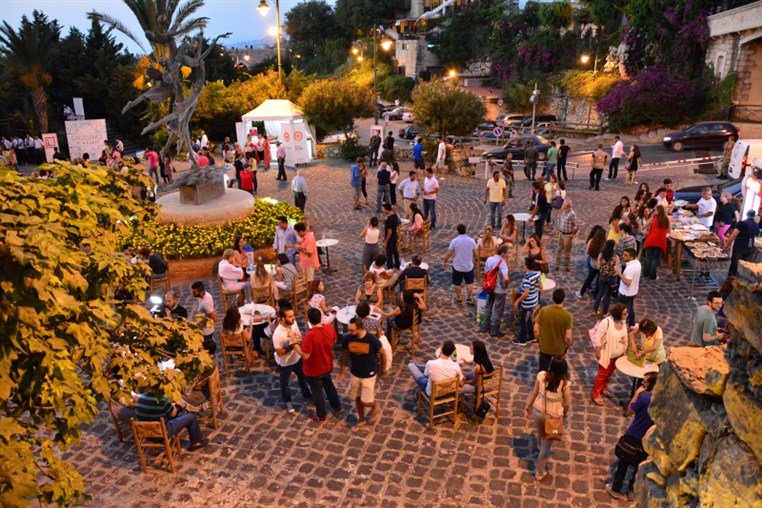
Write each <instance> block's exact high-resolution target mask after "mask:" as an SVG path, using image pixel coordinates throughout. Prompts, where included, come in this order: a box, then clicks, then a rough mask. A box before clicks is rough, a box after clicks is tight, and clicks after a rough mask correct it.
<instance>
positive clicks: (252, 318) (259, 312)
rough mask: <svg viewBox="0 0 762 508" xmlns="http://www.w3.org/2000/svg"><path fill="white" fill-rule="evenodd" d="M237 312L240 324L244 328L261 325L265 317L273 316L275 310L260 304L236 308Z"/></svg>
mask: <svg viewBox="0 0 762 508" xmlns="http://www.w3.org/2000/svg"><path fill="white" fill-rule="evenodd" d="M238 312H239V313H240V314H241V323H242V324H243V325H244V326H249V325H252V324H254V325H257V324H261V323H263V322H264V321H265V318H266V317H267V316H274V315H275V309H273V308H272V307H270V306H269V305H264V304H261V303H247V304H246V305H244V306H243V307H238Z"/></svg>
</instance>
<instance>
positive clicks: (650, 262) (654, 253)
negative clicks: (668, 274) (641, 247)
mask: <svg viewBox="0 0 762 508" xmlns="http://www.w3.org/2000/svg"><path fill="white" fill-rule="evenodd" d="M661 255H662V250H661V247H646V250H645V258H644V259H643V278H644V279H649V280H656V269H657V268H659V260H661Z"/></svg>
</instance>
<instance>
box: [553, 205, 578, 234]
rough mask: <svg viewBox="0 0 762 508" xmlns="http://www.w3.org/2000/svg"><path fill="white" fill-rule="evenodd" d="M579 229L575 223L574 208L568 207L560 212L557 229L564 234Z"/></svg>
mask: <svg viewBox="0 0 762 508" xmlns="http://www.w3.org/2000/svg"><path fill="white" fill-rule="evenodd" d="M578 229H579V224H578V223H577V214H576V213H574V210H572V209H569V210H567V211H566V212H564V213H562V214H561V222H560V223H559V225H558V230H559V231H560V232H562V233H563V234H565V235H570V234H572V233H575V232H576V231H577V230H578Z"/></svg>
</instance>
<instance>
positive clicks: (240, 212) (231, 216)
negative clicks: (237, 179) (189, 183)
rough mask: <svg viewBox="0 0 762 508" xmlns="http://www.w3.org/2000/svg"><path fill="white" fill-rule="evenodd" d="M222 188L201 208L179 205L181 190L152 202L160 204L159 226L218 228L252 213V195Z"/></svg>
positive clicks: (182, 203) (181, 202) (180, 202)
mask: <svg viewBox="0 0 762 508" xmlns="http://www.w3.org/2000/svg"><path fill="white" fill-rule="evenodd" d="M225 190H226V189H225V187H224V186H223V187H222V194H221V195H218V196H216V197H213V198H212V199H210V200H208V201H206V202H205V203H203V204H201V205H195V204H186V203H184V202H183V198H182V191H180V192H172V193H169V194H167V195H166V196H162V197H160V198H159V199H157V200H156V203H157V204H159V205H161V206H160V208H159V217H158V220H159V222H161V223H162V224H178V225H188V226H207V227H208V226H218V225H220V224H225V223H227V222H230V221H234V220H241V219H244V218H246V217H247V216H248V215H250V214H252V213H254V196H252V195H251V194H249V193H248V192H246V191H242V190H238V189H227V192H225Z"/></svg>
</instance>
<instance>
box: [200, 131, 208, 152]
mask: <svg viewBox="0 0 762 508" xmlns="http://www.w3.org/2000/svg"><path fill="white" fill-rule="evenodd" d="M208 147H209V138H208V137H207V136H206V132H204V131H201V148H208Z"/></svg>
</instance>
